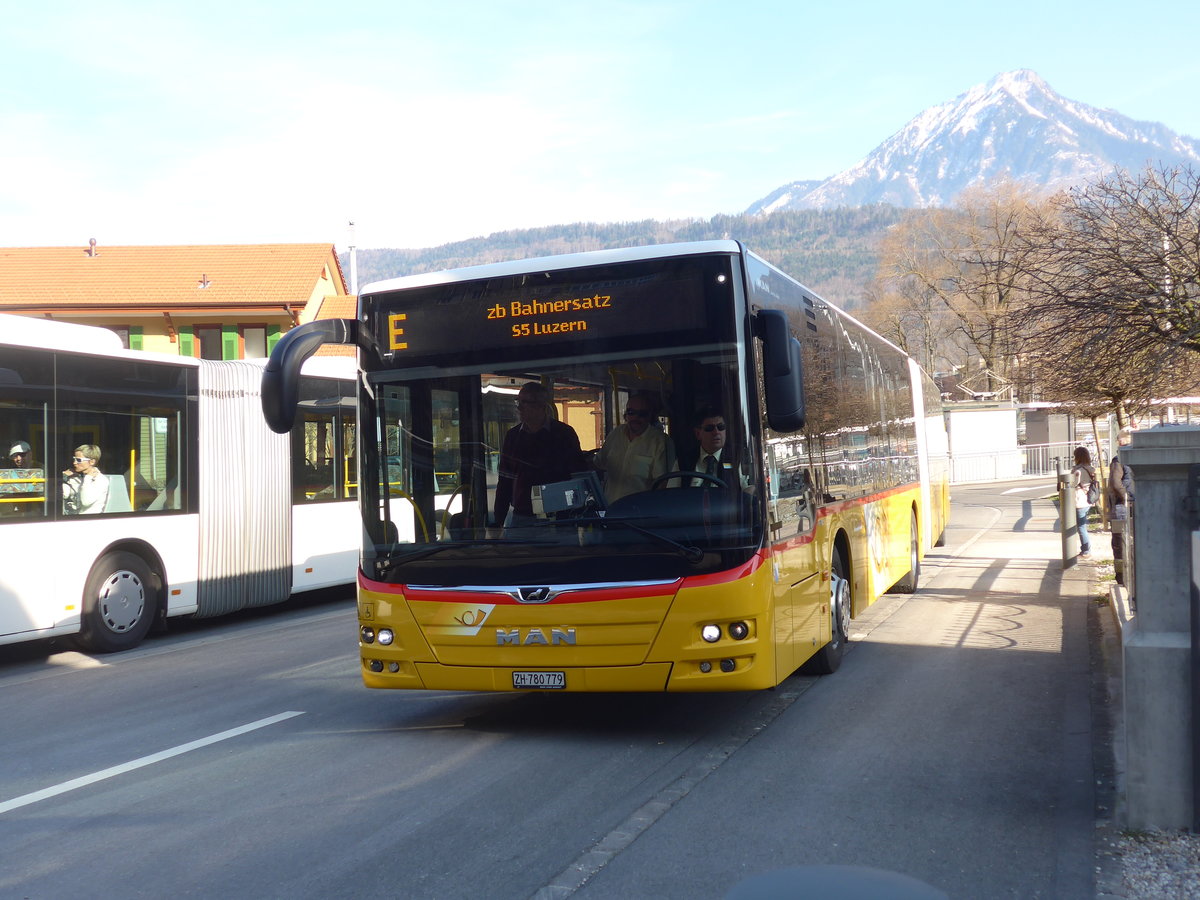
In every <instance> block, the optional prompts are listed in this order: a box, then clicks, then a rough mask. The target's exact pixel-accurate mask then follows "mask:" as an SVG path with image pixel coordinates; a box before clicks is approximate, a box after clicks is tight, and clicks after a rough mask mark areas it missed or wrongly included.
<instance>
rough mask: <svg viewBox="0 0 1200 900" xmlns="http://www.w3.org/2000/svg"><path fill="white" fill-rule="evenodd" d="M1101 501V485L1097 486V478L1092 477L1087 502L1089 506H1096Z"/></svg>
mask: <svg viewBox="0 0 1200 900" xmlns="http://www.w3.org/2000/svg"><path fill="white" fill-rule="evenodd" d="M1099 500H1100V485H1098V484H1096V478H1095V476H1093V477H1092V481H1091V483H1090V484H1089V485H1088V491H1087V502H1088V506H1095V505H1096V504H1097V503H1098V502H1099Z"/></svg>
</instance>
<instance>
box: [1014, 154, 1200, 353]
mask: <svg viewBox="0 0 1200 900" xmlns="http://www.w3.org/2000/svg"><path fill="white" fill-rule="evenodd" d="M1027 237H1028V241H1029V246H1030V248H1031V249H1032V250H1035V251H1036V252H1035V253H1033V254H1031V256H1030V258H1031V259H1032V260H1034V261H1035V265H1032V266H1031V267H1030V276H1031V278H1030V285H1031V287H1030V290H1031V294H1032V296H1033V299H1034V304H1033V309H1032V313H1033V315H1034V317H1035V320H1036V321H1038V322H1040V323H1046V322H1052V323H1054V324H1055V325H1056V326H1057V329H1058V330H1057V331H1056V332H1052V333H1048V332H1047V331H1046V329H1045V328H1044V327H1042V328H1039V329H1038V331H1039V333H1040V334H1043V335H1046V336H1047V337H1051V338H1052V337H1054V336H1056V335H1061V333H1062V332H1063V331H1064V330H1070V331H1071V333H1072V335H1073V339H1072V343H1074V344H1076V345H1077V346H1078V347H1079V348H1080V349H1081V350H1083V351H1084V352H1085V353H1099V352H1100V350H1099V348H1100V345H1102V344H1104V345H1114V346H1115V347H1116V350H1117V352H1118V353H1123V354H1125V355H1126V356H1128V357H1130V358H1134V357H1137V358H1139V359H1140V360H1141V364H1143V365H1145V364H1151V363H1153V362H1154V361H1155V360H1156V359H1157V360H1160V361H1161V363H1162V364H1169V362H1170V361H1169V360H1165V359H1163V357H1164V354H1165V353H1166V351H1169V350H1175V351H1177V352H1178V351H1181V350H1186V351H1196V352H1200V309H1198V308H1197V301H1198V300H1200V177H1198V176H1197V173H1196V172H1194V171H1193V170H1191V169H1190V168H1162V169H1156V168H1153V167H1148V168H1147V169H1146V170H1144V171H1143V172H1141V173H1140V174H1138V175H1132V174H1130V173H1128V172H1125V171H1123V170H1117V171H1116V172H1115V173H1114V174H1113V175H1111V176H1110V177H1108V178H1106V179H1104V180H1102V181H1099V182H1096V183H1093V184H1091V185H1088V186H1086V187H1083V188H1080V189H1075V190H1072V191H1070V192H1068V193H1066V194H1065V195H1063V196H1062V197H1060V199H1059V201H1058V203H1057V204H1056V205H1055V207H1054V209H1053V210H1052V211H1050V212H1048V213H1047V214H1046V215H1043V216H1042V217H1041V218H1040V219H1039V220H1038V221H1037V222H1036V223H1035V224H1033V225H1032V226H1031V227H1030V229H1029V233H1028V236H1027Z"/></svg>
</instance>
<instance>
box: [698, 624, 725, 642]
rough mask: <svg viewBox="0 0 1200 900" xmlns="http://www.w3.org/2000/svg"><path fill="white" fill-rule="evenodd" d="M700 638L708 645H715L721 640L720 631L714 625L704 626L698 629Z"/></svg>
mask: <svg viewBox="0 0 1200 900" xmlns="http://www.w3.org/2000/svg"><path fill="white" fill-rule="evenodd" d="M700 637H702V638H704V640H706V641H707V642H708V643H710V644H715V643H716V642H717V641H719V640H720V639H721V629H720V628H719V627H718V626H716V625H705V626H704V627H703V628H701V629H700Z"/></svg>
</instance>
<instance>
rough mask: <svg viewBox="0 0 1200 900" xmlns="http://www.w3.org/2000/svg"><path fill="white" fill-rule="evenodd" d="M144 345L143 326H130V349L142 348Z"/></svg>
mask: <svg viewBox="0 0 1200 900" xmlns="http://www.w3.org/2000/svg"><path fill="white" fill-rule="evenodd" d="M142 347H143V339H142V326H141V325H130V326H129V349H130V350H141V349H142Z"/></svg>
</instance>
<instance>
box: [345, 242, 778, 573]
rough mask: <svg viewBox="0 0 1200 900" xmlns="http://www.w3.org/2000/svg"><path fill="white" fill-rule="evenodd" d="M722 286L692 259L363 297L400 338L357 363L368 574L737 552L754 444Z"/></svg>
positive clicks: (745, 544)
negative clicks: (371, 493) (367, 367)
mask: <svg viewBox="0 0 1200 900" xmlns="http://www.w3.org/2000/svg"><path fill="white" fill-rule="evenodd" d="M664 269H668V270H669V271H667V272H666V273H665V275H664ZM737 289H738V287H737V286H736V285H735V280H734V279H733V278H732V277H731V271H730V263H729V260H728V258H721V257H715V258H714V257H707V258H700V259H687V258H684V259H681V260H678V261H676V263H675V265H674V266H672V267H664V266H663V265H662V263H661V261H659V262H658V263H657V264H656V265H655V267H654V268H653V270H651V269H650V268H649V267H645V266H639V265H637V264H625V265H623V266H621V267H608V268H606V269H598V270H593V271H588V270H584V271H582V272H581V271H580V270H573V271H571V272H570V273H569V281H568V279H567V276H562V277H556V274H555V273H553V272H551V273H546V274H545V275H543V276H541V277H539V278H538V279H537V280H536V281H534V280H533V279H530V278H528V277H527V276H525V277H521V278H494V279H490V280H489V281H488V282H487V283H465V284H464V283H456V284H453V285H446V286H438V287H433V288H423V289H418V290H410V291H405V292H395V293H392V294H387V293H381V294H376V295H373V296H368V297H365V298H364V301H365V304H366V306H365V308H366V309H367V310H369V312H368V314H367V315H368V318H373V319H374V320H375V322H376V323H377V325H376V328H377V333H378V332H379V331H384V332H385V333H386V332H387V331H388V330H390V331H392V332H393V333H394V332H395V331H397V330H399V329H397V328H396V325H395V323H396V322H397V321H400V322H402V323H403V340H401V341H395V340H393V342H392V343H393V346H395V345H396V344H407V346H405V347H397V348H396V349H395V350H394V351H393V353H394V355H395V357H396V358H397V360H401V359H402V360H404V362H405V363H406V364H405V365H403V366H397V367H395V368H392V367H385V368H380V369H378V370H376V371H373V372H368V373H367V375H366V388H367V389H366V391H365V393H366V395H367V396H366V398H365V399H364V404H363V410H362V412H363V415H362V426H363V428H364V429H368V428H369V429H370V430H371V431H372V432H373V434H372V435H371V438H370V440H368V439H367V432H366V431H364V440H363V454H364V472H367V471H372V470H373V471H375V472H377V473H378V475H377V477H376V478H374V479H372V480H373V481H374V482H375V484H374V485H371V488H372V489H374V490H375V491H377V494H376V496H375V497H374V498H368V499H367V503H366V504H364V515H365V517H366V524H367V530H368V533H369V539H368V542H367V547H366V560H365V562H366V564H367V566H368V570H369V571H371V574H372V576H373V577H375V578H376V579H377V580H379V581H382V582H389V583H399V584H409V585H413V584H416V585H421V584H425V585H439V586H447V585H514V584H521V583H534V584H546V583H556V584H565V583H572V584H580V583H601V582H608V581H612V580H613V579H614V578H620V579H621V580H622V581H625V580H628V579H633V580H673V579H678V578H682V577H685V576H688V575H696V574H703V573H705V572H716V571H723V570H727V569H729V568H730V567H731V566H735V565H738V564H739V563H741V562H744V561H745V560H747V559H748V558H749V557H750V556H751V555H752V554H753V553H754V552H755V551H756V550H758V549H759V547H760V546H761V524H760V519H761V516H760V515H759V514H758V513H757V512H756V510H757V508H758V505H757V503H756V499H755V497H756V493H757V492H758V487H759V485H760V483H761V475H760V473H759V471H758V466H759V463H758V462H757V460H759V458H760V455H761V454H760V453H759V452H758V450H757V446H756V442H757V441H758V436H757V434H756V433H755V430H754V429H753V428H752V427H751V426H750V425H749V424H748V422H749V421H750V420H752V419H753V417H748V416H747V415H746V414H745V411H746V409H748V408H752V407H750V406H749V404H750V403H751V402H755V401H752V400H751V398H750V396H749V390H750V387H749V383H750V380H749V379H747V377H746V375H745V373H746V371H747V360H746V357H745V354H746V350H745V344H746V342H745V341H744V340H739V335H741V334H743V333H744V330H745V328H746V327H747V325H746V323H745V322H744V321H742V320H740V318H739V317H738V315H737V313H736V310H737V309H739V308H743V309H744V304H743V305H741V306H740V307H739V305H738V304H736V303H734V302H732V299H731V297H732V294H733V292H734V291H735V290H737ZM580 298H582V299H584V300H590V305H588V304H582V303H580V302H579V301H580ZM581 306H582V307H584V308H580V307H581ZM429 310H433V311H436V316H437V318H436V319H433V320H431V319H430V318H426V319H425V320H424V321H422V320H421V319H420V314H421V312H422V311H426V312H427V311H429ZM497 311H502V312H503V313H504V315H503V316H500V315H498V312H497ZM489 315H490V316H491V317H489ZM498 319H499V320H500V324H501V325H502V326H503V327H500V328H498V327H496V325H497V320H498ZM567 326H570V328H569V329H567ZM564 329H567V330H564ZM455 335H457V336H458V338H459V339H460V340H459V341H458V342H456V341H455V339H454V338H455ZM462 341H469V343H466V344H464V343H462ZM466 348H470V349H469V350H467V349H466ZM473 356H478V357H479V359H480V362H479V363H477V364H476V363H474V362H473V360H472V357H473ZM498 361H499V364H498ZM434 371H436V375H434V374H433V372H434ZM710 457H712V459H711V460H710V459H709V458H710ZM366 480H367V479H365V478H364V483H365V482H366ZM372 511H375V512H376V515H375V516H373V515H372ZM372 552H373V554H374V559H373V560H372V558H371V557H372ZM372 564H373V566H374V568H373V570H371V569H370V566H371V565H372Z"/></svg>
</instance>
